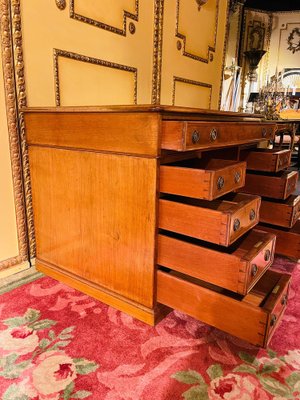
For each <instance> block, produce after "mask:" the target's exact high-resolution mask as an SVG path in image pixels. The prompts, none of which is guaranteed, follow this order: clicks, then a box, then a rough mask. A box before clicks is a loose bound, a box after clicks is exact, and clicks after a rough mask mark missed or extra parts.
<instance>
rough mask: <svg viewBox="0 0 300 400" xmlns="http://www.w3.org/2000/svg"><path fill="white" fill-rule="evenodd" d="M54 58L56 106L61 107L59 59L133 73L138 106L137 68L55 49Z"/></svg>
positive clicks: (135, 99) (135, 97) (135, 101)
mask: <svg viewBox="0 0 300 400" xmlns="http://www.w3.org/2000/svg"><path fill="white" fill-rule="evenodd" d="M53 56H54V79H55V100H56V105H57V106H60V105H61V104H60V103H61V102H60V83H59V67H58V57H65V58H70V59H71V60H76V61H82V62H85V63H90V64H95V65H100V66H102V67H108V68H114V69H119V70H122V71H127V72H132V73H133V74H134V104H137V68H135V67H129V66H128V65H122V64H117V63H113V62H110V61H106V60H101V59H99V58H94V57H88V56H84V55H82V54H77V53H72V52H70V51H66V50H60V49H53Z"/></svg>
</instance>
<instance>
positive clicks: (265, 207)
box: [260, 194, 300, 228]
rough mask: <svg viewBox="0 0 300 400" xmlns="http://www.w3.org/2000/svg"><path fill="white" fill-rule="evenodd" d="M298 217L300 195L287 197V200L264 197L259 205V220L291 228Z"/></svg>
mask: <svg viewBox="0 0 300 400" xmlns="http://www.w3.org/2000/svg"><path fill="white" fill-rule="evenodd" d="M299 218H300V195H294V194H292V195H291V196H289V197H288V199H287V200H284V201H283V200H272V199H268V200H267V199H264V200H262V202H261V207H260V222H264V223H266V224H273V225H276V226H282V227H284V228H292V227H293V226H294V225H295V223H296V222H297V220H298V219H299Z"/></svg>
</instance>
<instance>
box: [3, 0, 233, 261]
mask: <svg viewBox="0 0 300 400" xmlns="http://www.w3.org/2000/svg"><path fill="white" fill-rule="evenodd" d="M64 3H65V5H66V7H65V8H64V7H61V8H59V7H58V4H62V5H63V4H64ZM1 4H2V5H4V6H3V7H4V8H3V10H4V9H6V12H7V15H9V12H8V7H11V12H12V15H13V18H12V20H11V24H12V32H13V34H12V40H13V44H14V49H15V51H16V52H17V53H18V54H17V55H16V58H17V59H18V62H16V61H15V70H16V71H17V76H16V81H17V88H18V95H19V98H18V99H17V103H18V104H19V105H21V106H24V105H25V104H26V105H27V106H55V105H58V106H59V105H103V104H135V103H137V104H145V103H151V102H152V103H154V102H155V103H159V102H160V103H161V104H163V103H164V104H176V105H183V106H195V107H203V108H218V106H219V98H220V85H221V70H222V63H223V44H224V36H225V28H226V10H227V0H209V1H208V3H207V4H206V5H205V6H203V7H202V8H201V10H198V6H197V2H196V0H113V1H111V0H101V1H99V0H66V1H65V2H64V0H60V1H57V0H43V1H41V0H14V1H8V0H2V1H1ZM19 21H21V33H22V35H20V31H19V29H20V26H19ZM162 21H163V25H162V24H161V22H162ZM8 31H10V30H9V28H7V31H6V32H4V28H3V32H2V34H5V35H6V33H7V32H8ZM20 38H22V39H20ZM20 40H21V42H20ZM178 43H179V44H178ZM2 45H3V46H4V42H3V43H2ZM179 46H180V48H179ZM161 48H162V51H160V49H161ZM22 58H23V60H22ZM23 67H24V68H23ZM7 68H8V69H10V68H11V67H10V66H7ZM11 71H13V70H12V68H11ZM156 71H158V73H157V72H156ZM23 73H24V78H25V90H24V88H23V85H24V79H23ZM1 79H2V74H1ZM0 85H1V88H3V81H1V82H0ZM12 86H13V85H12ZM160 88H161V91H160ZM157 91H158V92H157ZM0 93H1V96H2V97H1V98H0V100H1V103H0V113H1V122H2V123H1V136H0V149H1V150H0V151H1V159H0V184H1V194H2V196H1V224H0V266H1V263H2V265H4V264H3V261H4V260H6V259H7V258H11V259H12V258H13V257H15V256H17V255H18V252H19V250H20V249H19V248H18V236H17V224H16V216H15V204H16V199H14V195H13V182H12V177H11V175H12V174H11V168H10V155H9V147H8V131H7V125H6V114H5V106H4V97H3V96H4V95H3V91H0ZM157 93H158V95H157ZM24 94H25V95H24ZM21 95H22V97H21ZM21 140H23V141H24V139H23V138H22V139H21ZM24 155H25V157H24V158H23V160H25V164H26V153H25V154H23V156H24ZM18 163H19V165H18V166H17V167H18V168H21V165H20V160H19V161H18ZM26 165H27V166H28V163H27V164H26ZM25 169H26V167H25ZM26 171H27V170H26ZM25 175H26V174H25ZM26 177H27V175H26ZM25 191H26V196H25V199H26V202H27V205H29V207H28V209H27V212H28V210H30V212H29V214H27V218H28V221H29V237H30V238H33V239H32V240H30V251H31V256H34V254H33V253H34V230H33V228H32V226H33V224H32V221H33V220H32V213H31V209H30V196H31V195H30V184H29V179H27V178H26V182H25ZM20 196H22V194H21V195H20ZM23 211H24V215H25V210H23ZM21 213H22V212H21ZM30 213H31V214H30ZM17 215H19V213H17ZM28 215H29V217H28ZM30 218H31V219H30ZM23 222H24V220H23ZM18 226H19V225H18ZM23 228H24V226H23ZM23 228H22V232H23V233H24V229H23ZM19 247H20V242H19ZM24 249H25V247H24V246H23V252H22V257H23V258H22V260H23V261H24V254H26V249H25V250H24ZM32 249H33V251H32ZM25 257H26V256H25Z"/></svg>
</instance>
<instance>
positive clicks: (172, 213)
mask: <svg viewBox="0 0 300 400" xmlns="http://www.w3.org/2000/svg"><path fill="white" fill-rule="evenodd" d="M203 203H206V205H207V207H205V206H194V205H190V204H185V203H180V202H177V201H170V200H165V199H160V200H159V228H161V229H165V230H168V231H172V232H176V233H180V234H182V235H186V236H191V237H194V238H197V239H200V240H205V241H208V242H211V243H216V244H220V245H223V246H229V245H230V244H231V243H233V242H234V241H235V240H237V239H238V238H239V237H241V236H242V235H243V234H244V233H246V232H247V231H248V230H250V229H251V228H252V227H253V226H255V225H256V224H257V223H258V221H259V207H260V198H259V197H256V196H247V195H237V202H236V203H233V204H232V206H231V208H230V210H229V211H228V208H227V209H225V210H224V211H223V210H222V208H223V207H225V205H226V206H227V205H228V203H229V205H231V202H226V201H225V202H218V203H217V204H218V207H217V208H219V209H211V208H208V207H209V204H207V203H209V202H201V204H203Z"/></svg>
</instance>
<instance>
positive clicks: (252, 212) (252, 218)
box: [249, 208, 256, 221]
mask: <svg viewBox="0 0 300 400" xmlns="http://www.w3.org/2000/svg"><path fill="white" fill-rule="evenodd" d="M255 217H256V213H255V211H254V210H253V208H252V209H251V210H250V213H249V218H250V221H254V220H255Z"/></svg>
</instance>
